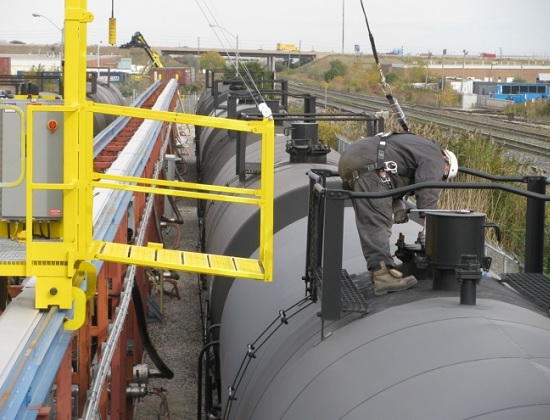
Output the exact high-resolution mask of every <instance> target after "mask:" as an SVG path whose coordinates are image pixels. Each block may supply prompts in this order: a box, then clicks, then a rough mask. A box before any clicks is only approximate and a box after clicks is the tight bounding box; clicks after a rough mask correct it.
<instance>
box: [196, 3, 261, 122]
mask: <svg viewBox="0 0 550 420" xmlns="http://www.w3.org/2000/svg"><path fill="white" fill-rule="evenodd" d="M201 2H202V3H203V4H204V8H203V7H202V6H201V4H200V3H201ZM195 3H197V6H198V7H199V9H200V11H201V13H202V14H203V16H204V18H205V19H206V21H207V23H208V26H209V27H210V28H211V29H212V31H213V32H214V35H215V36H216V38H217V39H218V41H219V43H220V45H221V46H222V48H223V50H224V52H225V55H226V57H228V58H230V54H229V50H230V49H234V50H235V60H234V62H233V67H234V68H235V74H236V75H237V77H240V78H241V80H242V81H243V83H244V86H245V88H246V90H247V92H248V93H249V94H250V97H251V98H252V100H253V101H254V103H255V104H256V105H257V106H258V108H259V109H260V111H262V113H263V114H264V116H266V117H268V118H269V117H270V115H271V113H270V112H269V113H264V109H265V99H264V98H263V96H262V94H261V92H260V90H259V89H258V86H257V85H256V83H255V82H254V78H253V77H252V74H251V73H250V71H249V69H248V67H247V66H246V63H244V62H241V66H242V69H243V70H244V72H245V74H246V76H247V77H246V78H245V77H243V76H242V74H241V69H240V68H239V65H238V63H239V50H238V48H237V45H235V48H227V47H226V45H227V44H229V46H231V45H232V40H230V39H229V38H228V36H229V35H231V36H232V37H234V38H235V41H236V42H237V39H238V37H237V36H234V35H233V34H231V33H230V32H228V31H227V29H225V28H224V25H220V21H219V20H218V18H216V16H215V13H214V12H213V11H212V9H211V8H210V7H208V5H207V4H206V0H195ZM204 9H207V11H208V14H207V13H206V12H205V10H204ZM213 9H214V11H215V8H213ZM208 15H209V16H210V18H209V16H208ZM212 22H214V23H212ZM216 29H219V31H217V30H216ZM218 32H219V33H221V35H222V36H220V34H219V33H218ZM222 38H223V39H224V40H225V43H224V41H223V40H222ZM249 83H250V84H251V85H252V87H251V86H249ZM253 92H256V94H257V95H258V97H259V98H260V102H258V101H257V100H256V95H255V94H253Z"/></svg>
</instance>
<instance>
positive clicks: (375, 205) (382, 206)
mask: <svg viewBox="0 0 550 420" xmlns="http://www.w3.org/2000/svg"><path fill="white" fill-rule="evenodd" d="M389 188H390V187H389V186H388V185H387V184H385V183H383V182H382V180H381V179H380V177H379V176H378V173H377V172H375V171H372V172H367V173H366V174H363V175H362V176H360V177H359V178H358V179H357V180H355V182H353V190H354V191H356V192H378V191H387V190H388V189H389ZM352 201H353V208H354V210H355V222H356V225H357V231H358V232H359V239H360V241H361V248H362V251H363V255H364V257H365V260H366V261H367V268H368V269H369V270H371V269H372V268H373V267H375V266H378V265H379V264H380V262H381V261H384V262H385V263H386V265H388V266H391V267H393V266H394V262H393V258H392V257H391V253H390V236H391V228H392V225H393V216H392V201H393V198H392V197H386V198H372V199H367V198H356V199H354V200H352Z"/></svg>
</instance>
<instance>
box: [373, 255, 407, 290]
mask: <svg viewBox="0 0 550 420" xmlns="http://www.w3.org/2000/svg"><path fill="white" fill-rule="evenodd" d="M380 266H381V267H380V270H376V271H371V274H372V282H373V284H374V294H375V295H376V296H380V295H385V294H386V293H388V292H399V291H400V290H405V289H409V288H410V287H413V286H414V285H415V284H416V283H417V281H416V278H415V277H414V276H407V277H403V273H401V272H400V271H397V270H396V269H394V268H390V269H388V267H386V263H384V262H383V261H382V262H381V263H380Z"/></svg>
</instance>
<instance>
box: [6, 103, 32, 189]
mask: <svg viewBox="0 0 550 420" xmlns="http://www.w3.org/2000/svg"><path fill="white" fill-rule="evenodd" d="M0 110H11V111H13V112H17V113H18V114H19V118H20V119H21V124H20V126H21V131H20V139H21V153H20V155H21V157H20V165H21V172H20V173H19V177H18V178H17V179H16V180H15V181H10V182H0V188H12V187H17V186H18V185H19V184H21V183H22V182H23V180H24V179H25V171H26V169H25V162H26V161H25V149H26V147H27V145H26V144H25V137H26V136H25V114H23V111H22V110H21V109H20V108H18V107H16V106H14V105H7V104H0ZM3 112H5V111H3Z"/></svg>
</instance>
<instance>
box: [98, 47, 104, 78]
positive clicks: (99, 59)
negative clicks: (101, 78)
mask: <svg viewBox="0 0 550 420" xmlns="http://www.w3.org/2000/svg"><path fill="white" fill-rule="evenodd" d="M102 42H103V41H99V43H98V44H97V68H98V69H99V67H100V66H101V58H100V57H101V55H99V47H100V46H101V43H102ZM98 72H99V70H98Z"/></svg>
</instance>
